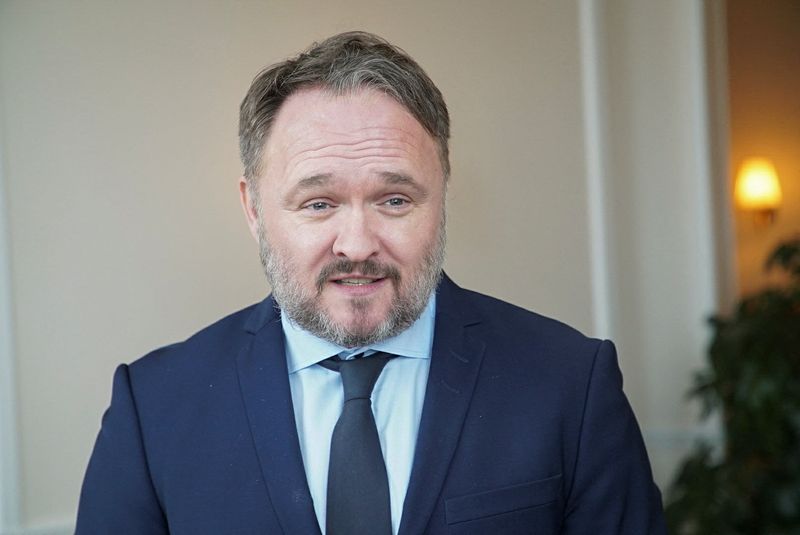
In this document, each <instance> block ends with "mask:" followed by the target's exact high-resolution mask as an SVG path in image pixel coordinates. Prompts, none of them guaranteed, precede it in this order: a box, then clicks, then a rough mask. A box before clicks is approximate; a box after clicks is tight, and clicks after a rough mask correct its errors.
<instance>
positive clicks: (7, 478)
mask: <svg viewBox="0 0 800 535" xmlns="http://www.w3.org/2000/svg"><path fill="white" fill-rule="evenodd" d="M3 169H4V166H3V152H2V149H0V533H5V532H6V531H11V530H14V529H17V528H18V526H19V522H20V503H19V468H18V467H19V462H18V461H19V457H18V449H17V448H18V445H17V440H18V433H17V402H16V401H17V398H16V384H15V378H16V371H15V367H14V336H13V326H14V324H13V321H12V301H11V300H12V291H11V289H12V285H11V258H10V251H11V248H10V243H9V236H10V231H9V228H8V221H9V217H8V203H7V201H6V197H5V195H6V189H5V182H4V180H3Z"/></svg>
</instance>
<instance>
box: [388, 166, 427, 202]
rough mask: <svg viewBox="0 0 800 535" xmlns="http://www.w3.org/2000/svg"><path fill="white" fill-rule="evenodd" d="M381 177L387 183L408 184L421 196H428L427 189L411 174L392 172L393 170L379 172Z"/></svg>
mask: <svg viewBox="0 0 800 535" xmlns="http://www.w3.org/2000/svg"><path fill="white" fill-rule="evenodd" d="M380 175H381V176H382V177H383V180H384V181H385V182H386V183H387V184H393V185H398V186H409V187H410V188H412V189H413V190H414V191H416V192H417V195H419V196H420V197H421V198H423V199H424V198H425V197H427V196H428V191H427V190H426V189H425V188H424V187H422V186H421V185H420V183H419V182H417V181H416V180H414V179H413V178H412V177H411V176H409V175H405V174H403V173H393V172H385V173H381V174H380Z"/></svg>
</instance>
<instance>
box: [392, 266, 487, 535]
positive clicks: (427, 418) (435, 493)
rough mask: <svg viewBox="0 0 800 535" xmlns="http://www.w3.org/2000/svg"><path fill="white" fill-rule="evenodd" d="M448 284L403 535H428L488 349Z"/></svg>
mask: <svg viewBox="0 0 800 535" xmlns="http://www.w3.org/2000/svg"><path fill="white" fill-rule="evenodd" d="M462 291H463V290H461V289H460V288H458V287H457V286H456V285H455V284H454V283H453V282H452V281H450V280H449V279H448V278H446V277H445V278H444V280H443V281H442V283H441V285H440V286H439V289H438V290H437V297H436V299H437V301H436V327H435V331H434V338H433V351H432V355H431V368H430V373H429V375H428V385H427V388H426V391H425V403H424V405H423V409H422V416H421V419H420V426H419V434H418V437H417V446H416V450H415V452H414V463H413V467H412V469H411V479H410V481H409V485H408V491H407V493H406V499H405V503H404V504H403V517H402V520H401V523H400V530H399V535H412V534H417V533H422V532H423V531H424V530H425V527H426V526H427V524H428V521H429V519H430V516H431V514H432V512H433V508H434V506H435V505H436V502H437V500H438V499H439V495H440V494H441V491H442V486H443V485H444V481H445V478H446V476H447V472H448V469H449V466H450V461H451V460H452V458H453V454H454V453H455V450H456V446H457V445H458V441H459V438H460V436H461V429H462V426H463V424H464V418H465V417H466V415H467V409H468V408H469V403H470V400H471V399H472V392H473V389H474V387H475V382H476V380H477V377H478V371H479V369H480V365H481V361H482V359H483V352H484V350H485V344H484V343H483V342H482V341H481V340H478V339H473V337H471V336H470V334H469V332H468V331H469V329H466V327H467V326H469V325H471V324H475V323H478V322H479V321H478V320H476V319H472V318H470V317H468V315H467V314H468V311H467V310H466V309H465V308H464V307H463V306H461V304H460V303H459V301H460V299H459V293H460V292H462Z"/></svg>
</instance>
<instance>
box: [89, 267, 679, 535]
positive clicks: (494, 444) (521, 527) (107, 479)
mask: <svg viewBox="0 0 800 535" xmlns="http://www.w3.org/2000/svg"><path fill="white" fill-rule="evenodd" d="M437 292H438V295H437V314H436V327H435V335H434V344H433V355H432V360H431V368H430V375H429V379H428V385H427V391H426V393H425V404H424V408H423V411H422V417H421V423H420V429H419V437H418V440H417V446H416V451H415V455H414V463H413V468H412V474H411V480H410V483H409V487H408V493H407V495H406V499H405V503H404V507H403V516H402V520H401V526H400V534H401V535H416V534H431V535H432V534H445V533H448V534H487V533H488V534H491V533H497V534H504V535H511V534H523V533H530V534H539V535H549V534H557V533H563V534H593V535H605V534H627V535H647V534H664V533H666V531H665V528H664V524H663V519H662V509H661V498H660V495H659V492H658V489H657V488H656V486H655V484H654V483H653V479H652V475H651V472H650V466H649V462H648V459H647V454H646V452H645V448H644V444H643V442H642V437H641V433H640V431H639V428H638V426H637V424H636V420H635V419H634V415H633V413H632V411H631V408H630V406H629V404H628V401H627V400H626V398H625V396H624V394H623V392H622V377H621V375H620V371H619V368H618V366H617V361H616V355H615V351H614V347H613V345H612V344H611V343H610V342H607V341H606V342H603V341H599V340H594V339H590V338H586V337H584V336H583V335H581V334H580V333H578V332H577V331H575V330H573V329H571V328H569V327H567V326H565V325H563V324H561V323H558V322H556V321H553V320H550V319H546V318H543V317H541V316H539V315H536V314H534V313H531V312H528V311H525V310H522V309H520V308H517V307H514V306H512V305H509V304H507V303H504V302H502V301H498V300H496V299H493V298H490V297H487V296H484V295H480V294H477V293H474V292H470V291H467V290H463V289H461V288H459V287H457V286H456V285H455V284H453V283H452V282H451V281H450V280H449V279H446V278H445V279H444V280H443V282H442V283H441V284H440V286H439V288H438V289H437ZM77 533H78V534H79V535H85V534H114V535H120V534H165V533H171V534H174V535H179V534H187V535H201V534H215V535H216V534H242V535H244V534H273V533H274V534H279V533H282V534H287V535H289V534H291V535H294V534H319V533H320V531H319V527H318V525H317V520H316V517H315V514H314V508H313V506H312V502H311V497H310V494H309V490H308V485H307V482H306V477H305V473H304V470H303V461H302V458H301V454H300V447H299V444H298V438H297V430H296V427H295V422H294V413H293V410H292V398H291V394H290V390H289V381H288V375H287V369H286V356H285V354H284V344H283V332H282V330H281V323H280V317H279V314H278V312H276V308H275V304H274V302H273V300H272V299H271V298H267V299H266V300H265V301H263V302H262V303H260V304H257V305H254V306H252V307H250V308H247V309H244V310H242V311H240V312H237V313H235V314H233V315H231V316H229V317H227V318H225V319H223V320H221V321H219V322H217V323H215V324H214V325H211V326H210V327H208V328H206V329H204V330H202V331H200V332H199V333H197V334H196V335H194V336H192V337H191V338H189V339H188V340H186V341H185V342H182V343H180V344H176V345H172V346H168V347H165V348H163V349H160V350H157V351H155V352H153V353H151V354H149V355H147V356H146V357H144V358H142V359H140V360H138V361H136V362H134V363H132V364H130V365H129V366H125V365H123V366H120V367H119V368H118V369H117V371H116V374H115V376H114V388H113V395H112V400H111V406H110V407H109V409H108V411H107V412H106V413H105V415H104V417H103V423H102V429H101V430H100V433H99V436H98V438H97V443H96V445H95V448H94V452H93V454H92V458H91V461H90V463H89V467H88V469H87V473H86V478H85V480H84V484H83V489H82V492H81V500H80V507H79V512H78V523H77Z"/></svg>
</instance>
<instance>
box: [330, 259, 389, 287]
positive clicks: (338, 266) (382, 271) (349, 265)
mask: <svg viewBox="0 0 800 535" xmlns="http://www.w3.org/2000/svg"><path fill="white" fill-rule="evenodd" d="M354 271H357V272H358V273H361V274H362V275H366V276H368V277H380V278H383V279H390V280H391V281H393V282H395V283H398V282H400V270H399V269H397V267H395V266H392V265H390V264H383V263H381V262H376V261H375V260H364V261H362V262H353V261H351V260H347V259H346V258H340V259H338V260H334V261H333V262H331V263H329V264H327V265H326V266H325V267H323V268H322V270H321V271H320V273H319V276H317V292H322V290H323V288H324V287H325V283H326V282H328V279H330V278H331V277H333V276H334V275H347V274H348V273H353V272H354Z"/></svg>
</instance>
